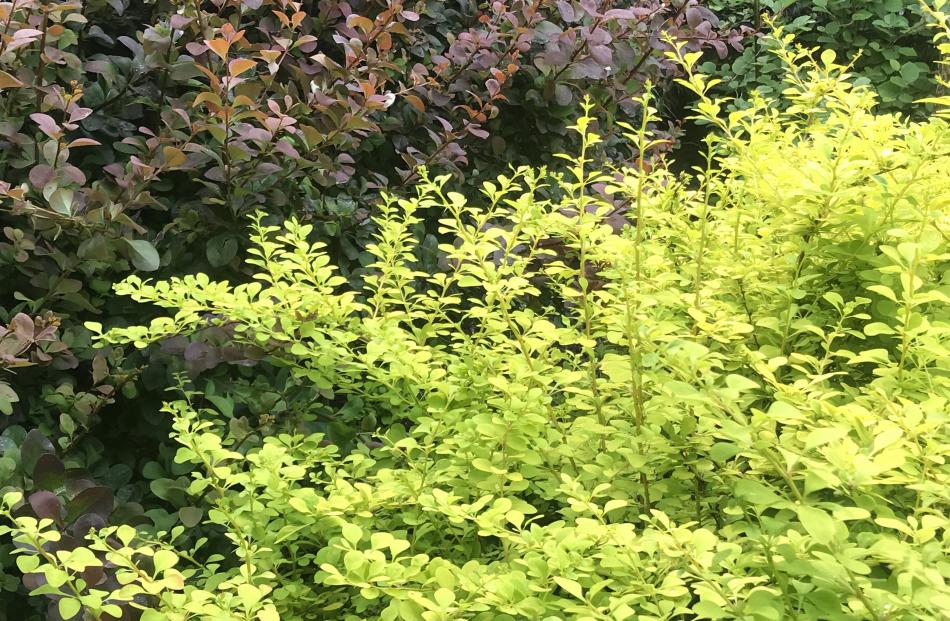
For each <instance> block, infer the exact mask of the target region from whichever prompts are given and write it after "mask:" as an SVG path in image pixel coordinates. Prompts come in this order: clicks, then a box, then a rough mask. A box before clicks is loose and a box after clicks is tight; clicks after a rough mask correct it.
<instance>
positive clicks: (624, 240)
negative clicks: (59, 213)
mask: <svg viewBox="0 0 950 621" xmlns="http://www.w3.org/2000/svg"><path fill="white" fill-rule="evenodd" d="M942 4H943V3H939V4H937V5H936V6H937V7H938V8H939V6H941V5H942ZM934 15H935V17H937V18H938V19H942V20H943V21H942V23H943V24H944V26H945V28H944V30H943V31H941V34H940V38H939V39H938V42H939V43H940V44H941V49H943V50H944V51H945V52H950V38H948V37H950V29H948V28H946V25H947V24H948V22H947V21H946V18H945V17H943V16H941V15H940V14H939V13H937V12H936V11H934ZM777 40H778V41H780V42H781V43H782V45H781V46H780V47H778V48H777V53H778V54H779V57H780V59H781V60H782V62H783V63H784V64H785V65H786V67H787V68H788V72H787V74H786V83H785V89H784V90H783V93H782V97H783V98H784V101H783V102H781V103H782V104H783V105H776V104H777V103H778V102H775V101H772V100H769V99H766V98H763V97H756V98H753V99H752V101H751V102H750V103H751V105H750V106H749V107H748V108H746V109H743V110H737V111H732V112H729V113H728V114H725V113H724V110H726V102H720V101H716V100H714V99H712V98H711V97H710V96H709V93H710V90H711V89H712V88H714V87H715V79H712V78H708V77H705V76H704V75H703V74H701V73H699V72H697V71H696V67H697V64H698V63H699V62H700V54H697V53H694V52H689V51H687V50H685V49H682V48H680V49H679V51H677V52H673V53H672V54H671V55H670V56H669V57H668V58H669V59H670V60H671V61H673V62H677V63H679V64H681V65H682V66H683V68H684V71H685V77H684V79H683V80H682V82H681V85H682V86H683V87H684V88H687V89H689V90H690V91H692V92H694V93H695V94H696V96H697V97H698V104H697V106H696V113H697V116H698V117H699V120H700V121H702V122H704V123H706V124H707V125H708V126H709V127H710V128H711V129H712V130H713V131H712V132H711V133H710V135H709V138H708V139H707V141H706V148H707V151H706V158H705V159H706V164H705V166H702V167H700V168H698V169H697V170H695V171H693V173H691V174H681V173H674V172H671V169H670V167H669V166H667V165H665V164H664V162H663V161H662V160H660V161H656V160H654V161H651V160H650V159H648V156H647V154H648V153H650V151H651V147H652V146H653V144H654V142H655V141H656V140H657V139H658V138H657V137H656V136H655V135H654V134H653V133H652V131H651V124H652V123H654V122H655V121H656V120H657V119H656V118H655V117H654V116H653V114H654V113H655V109H654V108H653V107H652V103H653V102H652V100H651V91H650V90H649V89H648V90H647V92H646V93H645V94H644V95H642V96H641V97H640V98H639V104H640V107H641V109H643V110H644V111H646V114H644V115H643V116H642V117H641V118H640V120H639V121H638V122H636V123H631V124H627V125H625V126H624V128H625V134H626V140H627V141H628V142H627V144H628V146H629V147H630V148H631V149H632V151H633V153H635V154H637V155H636V156H635V157H633V158H632V162H631V163H630V164H628V165H626V166H620V167H617V168H615V167H612V166H609V165H607V164H606V161H607V160H606V157H605V155H604V147H605V145H604V143H603V142H602V140H601V137H600V135H599V133H598V126H599V124H600V121H599V120H598V119H597V116H596V114H595V111H594V109H593V107H592V106H591V105H588V106H587V107H586V108H585V114H583V115H582V116H581V117H580V118H579V120H578V121H577V122H576V123H575V124H574V125H573V126H572V127H571V129H572V131H574V132H575V133H576V134H577V135H578V136H579V137H580V144H581V146H580V149H579V151H577V152H575V153H572V154H570V155H565V156H563V157H562V158H561V160H562V161H561V162H560V163H557V164H554V165H551V166H549V167H542V168H538V167H529V166H525V167H519V168H516V169H513V170H512V171H510V172H509V173H507V174H505V175H503V176H499V177H497V178H496V179H494V180H493V181H491V182H489V183H485V184H483V185H482V187H481V190H482V192H481V196H479V197H477V198H472V197H468V196H466V195H464V194H462V193H460V192H458V191H456V190H455V185H456V182H455V181H454V180H453V179H452V178H451V176H450V175H445V174H435V173H430V172H428V171H427V170H426V169H420V171H419V179H418V180H417V181H416V182H415V183H414V184H413V191H412V192H410V193H406V194H400V195H396V194H386V195H384V197H383V200H382V202H381V204H380V205H379V206H378V207H377V210H376V216H375V223H376V227H377V233H376V234H375V237H374V241H373V243H372V244H370V245H369V246H368V247H367V252H368V253H370V255H371V256H372V262H371V263H370V265H369V269H368V271H367V275H366V276H365V278H363V279H362V281H361V282H360V283H357V284H354V283H353V282H351V281H350V280H348V279H347V278H346V277H345V276H344V275H342V273H341V271H340V269H339V268H338V267H336V266H334V264H333V261H332V257H331V254H330V252H329V251H328V248H327V246H326V245H325V243H323V242H321V241H319V240H318V239H317V235H316V232H315V230H314V226H313V225H312V224H311V223H306V222H302V221H301V220H300V219H293V218H291V219H289V220H286V221H280V220H278V219H275V218H272V217H271V216H269V215H268V214H265V213H263V212H258V213H257V214H256V215H254V216H253V217H252V219H251V222H250V228H251V240H252V245H251V248H250V250H249V251H248V253H247V259H246V264H247V266H248V267H249V269H250V270H252V272H253V274H254V277H253V279H252V280H250V281H244V282H226V281H218V280H214V279H213V278H211V277H210V276H208V275H206V274H195V275H188V276H183V277H174V278H170V279H158V280H150V279H144V278H142V277H139V276H131V277H129V278H127V279H126V280H125V281H123V282H122V283H121V284H119V285H118V286H117V293H118V294H120V295H122V296H125V297H128V298H130V299H131V300H133V301H135V302H139V303H147V304H151V305H155V306H157V307H159V308H162V309H166V310H165V311H164V312H163V313H162V314H161V315H160V316H159V317H158V318H156V319H155V320H153V321H151V322H150V323H148V324H143V325H133V326H119V327H115V326H103V325H100V324H96V323H91V324H89V325H88V328H89V329H90V330H91V331H92V332H93V333H94V335H95V341H96V342H97V343H98V344H100V345H101V346H105V347H120V346H127V345H133V346H135V347H138V348H149V347H151V346H153V345H155V344H158V343H162V342H167V341H168V339H175V338H181V337H183V336H187V335H191V334H194V333H197V332H202V331H206V330H208V329H210V328H214V329H217V330H219V331H221V333H222V334H225V335H226V338H227V342H228V343H229V344H230V345H232V346H234V347H238V348H251V349H254V350H255V351H257V352H258V354H257V355H258V357H259V359H260V363H259V364H260V366H266V367H272V368H274V369H277V370H278V371H276V375H277V376H280V377H283V378H284V379H283V380H282V381H284V382H285V383H286V384H287V385H294V386H305V387H309V389H311V390H312V391H313V392H312V394H313V395H314V398H313V399H311V400H310V401H308V402H307V403H306V404H305V406H299V407H294V408H289V407H282V408H274V409H272V410H269V411H265V412H262V413H260V414H258V415H256V416H250V417H249V416H248V415H247V413H246V412H245V411H244V410H242V409H240V406H238V404H237V403H236V401H239V396H238V395H232V394H221V393H220V392H218V391H217V390H214V389H212V390H207V389H206V390H199V389H198V388H199V387H198V386H196V383H195V382H193V381H191V380H189V379H188V378H186V377H184V376H182V378H181V381H180V383H179V384H178V385H177V386H173V387H172V388H173V389H174V390H176V391H177V392H178V395H177V396H175V397H173V398H172V399H170V400H169V401H168V402H167V404H166V406H165V412H166V413H167V414H168V415H169V416H170V418H171V419H172V421H173V430H172V434H171V436H172V438H173V439H174V441H175V442H176V443H177V445H178V447H177V450H176V451H175V452H174V457H173V459H171V458H170V456H167V457H169V458H168V459H167V460H166V461H165V462H164V463H158V462H156V465H155V469H158V470H159V471H160V472H159V473H158V474H157V475H156V478H155V482H158V481H167V483H164V484H163V485H166V486H172V485H173V483H174V482H175V479H174V477H175V476H177V475H176V474H175V473H174V472H172V471H171V469H172V468H173V466H172V462H174V463H175V464H177V466H179V467H180V466H183V467H184V471H182V470H179V471H178V472H185V474H184V475H183V476H182V477H181V478H183V479H184V483H182V484H181V486H180V489H179V490H178V491H179V492H180V496H177V497H176V496H173V495H169V498H170V499H171V500H169V501H168V502H169V504H168V506H166V507H164V508H163V509H158V508H155V509H152V510H151V511H150V512H149V513H148V516H147V517H148V518H149V522H150V523H151V524H152V525H151V526H150V525H148V524H144V525H142V526H140V527H139V528H138V529H136V528H134V527H133V526H132V525H130V524H122V523H121V521H116V520H115V518H116V516H115V514H114V513H112V512H111V508H112V507H111V504H112V502H113V500H112V497H111V496H109V497H108V498H107V499H104V498H103V497H102V496H103V495H104V494H105V492H101V491H94V492H89V490H96V489H97V488H96V486H94V485H92V484H91V483H89V484H80V485H75V484H74V485H73V487H74V488H77V487H81V488H83V490H84V491H81V492H80V493H79V494H73V493H70V492H69V491H68V490H66V491H64V488H67V487H68V485H67V482H68V480H69V477H70V474H69V472H70V471H69V469H68V468H65V467H64V466H63V464H61V463H59V462H58V460H57V459H56V458H55V457H53V456H52V453H53V452H54V447H53V446H52V444H48V441H44V440H45V439H44V438H42V437H40V436H39V435H37V434H33V435H32V436H31V437H30V438H27V439H25V440H24V441H23V443H22V446H21V450H22V451H23V452H24V453H26V454H28V455H29V456H30V457H29V459H30V461H33V462H34V463H35V467H34V470H33V476H32V477H31V478H32V479H34V480H38V482H37V481H34V483H36V484H37V486H38V487H39V488H40V489H41V491H38V492H35V493H33V494H30V495H29V496H24V495H23V494H21V493H20V492H16V491H14V492H9V493H7V494H5V495H4V497H3V511H4V513H5V514H6V516H7V518H8V520H9V524H10V526H9V528H10V529H11V535H12V536H13V537H14V540H15V542H16V544H17V545H18V548H17V550H16V555H15V556H16V559H17V565H18V567H19V569H20V570H21V571H22V572H24V574H25V579H28V580H30V581H31V585H32V587H31V588H34V593H35V595H36V597H37V598H38V599H40V598H45V599H46V600H47V601H49V605H50V609H51V615H52V618H64V619H69V618H76V617H77V615H79V614H83V615H85V618H88V619H97V620H102V619H114V618H135V617H137V616H138V615H139V614H141V618H142V619H144V620H145V621H157V620H175V621H178V620H185V619H202V620H204V619H207V620H211V619H215V620H218V619H228V620H231V619H233V620H245V621H247V620H250V619H258V620H260V621H274V620H277V619H284V620H298V619H300V620H302V619H348V620H349V619H352V620H356V619H387V620H389V619H409V620H416V619H422V620H425V621H431V620H438V619H545V620H555V619H610V620H620V619H639V620H656V619H670V620H673V619H677V620H680V619H748V620H760V619H761V620H780V619H802V620H805V619H809V620H811V619H828V620H839V619H841V620H865V619H870V620H875V621H883V620H885V619H886V620H908V621H909V620H912V619H914V620H916V619H925V620H931V619H932V620H938V619H944V618H945V617H946V612H947V610H950V586H948V578H950V563H948V546H950V534H948V517H947V515H948V513H947V511H948V508H950V507H948V505H950V486H948V483H950V480H948V479H950V467H948V465H947V461H946V460H947V455H948V447H950V438H948V431H947V429H948V427H947V418H948V416H950V404H948V399H950V376H948V369H950V360H948V358H950V348H948V339H950V308H948V302H950V298H948V296H950V280H948V279H950V269H948V268H950V252H948V250H950V247H948V241H950V178H948V176H947V174H946V171H947V170H948V169H950V100H948V99H947V98H943V99H939V98H934V100H933V101H932V102H931V103H932V104H933V105H934V106H935V107H936V108H937V110H938V112H937V113H936V114H934V115H933V116H932V117H931V118H929V119H927V120H926V121H911V120H908V119H907V118H906V117H903V116H900V115H895V114H886V113H878V112H875V110H874V104H875V101H876V96H875V94H874V93H873V92H872V90H871V89H869V88H867V87H866V86H862V85H857V86H856V85H854V84H853V83H852V82H851V76H850V75H849V67H848V65H847V62H846V61H839V60H838V59H837V58H836V56H835V54H834V53H832V52H829V51H824V52H821V53H814V54H813V53H809V52H807V51H803V50H800V49H797V48H795V47H794V46H792V41H791V39H789V38H787V37H785V36H784V35H782V34H781V33H778V34H777ZM660 139H662V138H660ZM619 204H627V205H629V208H630V213H631V218H632V222H631V224H630V225H629V226H627V227H625V228H623V230H622V231H621V232H620V233H619V234H618V233H617V232H616V230H615V227H614V226H613V225H612V223H611V221H610V216H611V214H613V213H614V212H615V210H616V208H617V206H618V205H619ZM424 219H435V220H436V221H437V222H438V223H439V226H440V230H439V235H440V237H439V242H440V243H439V245H438V251H439V261H438V265H437V267H436V268H435V269H428V268H426V267H425V266H426V260H425V254H426V252H427V250H426V247H425V239H426V238H425V236H424V229H421V228H420V224H421V222H422V221H423V220H424ZM18 321H19V322H22V320H18ZM19 325H20V324H19V323H18V326H19ZM17 332H18V333H19V332H22V328H17ZM341 426H342V428H344V429H355V431H354V432H353V433H350V434H343V433H341V432H340V428H341ZM41 462H42V465H41ZM61 480H62V483H60V481H61ZM44 487H45V488H49V489H45V490H44ZM83 494H85V496H84V497H83V498H82V500H83V502H82V503H77V499H78V498H80V496H83ZM61 496H65V497H66V501H64V500H63V498H61ZM77 504H79V505H81V506H79V507H78V508H73V509H71V508H70V506H72V505H77ZM110 513H112V514H111V516H110ZM83 515H85V516H94V517H88V518H87V520H88V522H89V524H90V525H91V526H93V527H94V528H92V529H86V530H88V534H85V533H84V532H82V531H83V529H84V528H85V527H83V528H77V527H75V526H74V523H75V521H77V520H78V519H79V518H80V517H81V516H83ZM107 519H112V520H113V523H114V525H113V526H106V520H107ZM67 527H68V530H67Z"/></svg>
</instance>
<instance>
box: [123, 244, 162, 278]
mask: <svg viewBox="0 0 950 621" xmlns="http://www.w3.org/2000/svg"><path fill="white" fill-rule="evenodd" d="M125 243H126V244H128V246H129V255H130V256H129V258H130V259H131V260H132V265H134V266H135V267H136V268H138V269H140V270H142V271H143V272H154V271H155V270H157V269H158V268H159V266H160V265H161V258H160V257H159V256H158V251H157V250H155V246H153V245H152V244H151V242H149V241H147V240H144V239H127V240H125Z"/></svg>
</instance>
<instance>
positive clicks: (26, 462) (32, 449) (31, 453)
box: [20, 429, 56, 473]
mask: <svg viewBox="0 0 950 621" xmlns="http://www.w3.org/2000/svg"><path fill="white" fill-rule="evenodd" d="M55 452H56V449H54V448H53V443H52V442H50V441H49V438H47V437H46V436H44V435H43V434H42V433H40V432H39V430H37V429H32V430H30V432H29V433H28V434H26V438H24V440H23V444H21V445H20V467H21V468H23V472H27V473H30V472H33V470H34V469H35V468H36V464H37V463H38V462H39V460H40V457H41V456H42V455H43V454H45V453H55Z"/></svg>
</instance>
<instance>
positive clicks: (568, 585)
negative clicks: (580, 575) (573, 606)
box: [554, 576, 584, 600]
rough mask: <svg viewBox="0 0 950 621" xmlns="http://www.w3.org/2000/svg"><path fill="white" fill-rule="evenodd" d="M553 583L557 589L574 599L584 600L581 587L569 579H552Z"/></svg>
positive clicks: (558, 577) (556, 577) (557, 577)
mask: <svg viewBox="0 0 950 621" xmlns="http://www.w3.org/2000/svg"><path fill="white" fill-rule="evenodd" d="M554 582H556V583H557V585H558V586H559V587H561V588H562V589H564V590H565V591H567V592H568V593H570V594H571V595H573V596H574V597H576V598H577V599H580V600H583V599H584V589H583V588H581V585H580V584H579V583H578V582H577V581H575V580H571V579H570V578H562V577H560V576H555V577H554Z"/></svg>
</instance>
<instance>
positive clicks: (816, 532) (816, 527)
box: [798, 506, 835, 545]
mask: <svg viewBox="0 0 950 621" xmlns="http://www.w3.org/2000/svg"><path fill="white" fill-rule="evenodd" d="M798 519H799V520H801V522H802V526H804V527H805V530H806V531H808V534H809V535H811V536H812V539H814V540H815V541H817V542H818V543H821V544H825V545H828V544H829V543H831V542H832V541H833V540H834V538H835V520H834V518H832V517H831V516H830V515H828V514H827V513H825V512H824V511H822V510H821V509H818V508H816V507H807V506H806V507H799V508H798Z"/></svg>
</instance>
